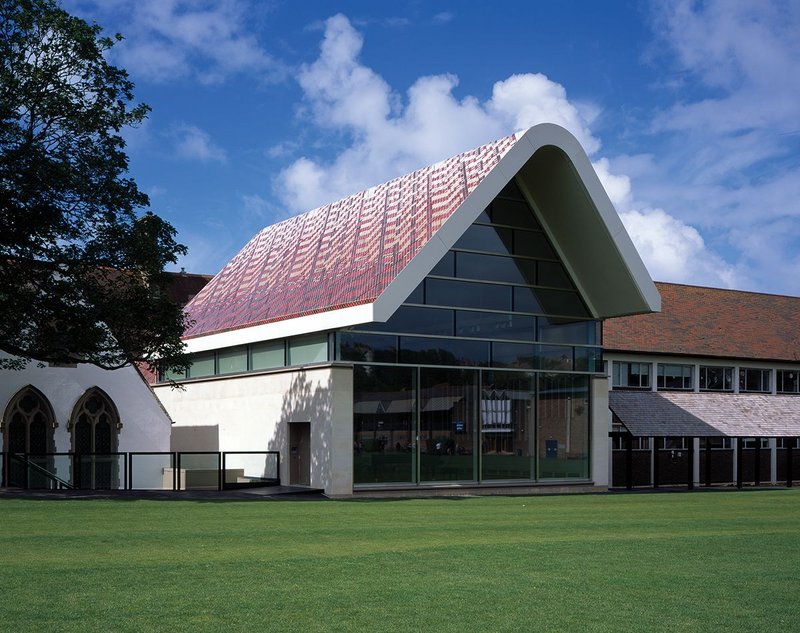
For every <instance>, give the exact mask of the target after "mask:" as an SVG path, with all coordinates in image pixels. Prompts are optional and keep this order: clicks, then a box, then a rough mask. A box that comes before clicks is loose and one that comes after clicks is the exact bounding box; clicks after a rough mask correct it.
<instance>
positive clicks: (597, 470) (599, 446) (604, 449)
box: [591, 376, 611, 487]
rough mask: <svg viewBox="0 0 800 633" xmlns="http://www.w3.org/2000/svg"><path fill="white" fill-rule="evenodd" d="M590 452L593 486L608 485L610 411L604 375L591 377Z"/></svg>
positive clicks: (606, 381)
mask: <svg viewBox="0 0 800 633" xmlns="http://www.w3.org/2000/svg"><path fill="white" fill-rule="evenodd" d="M591 385H592V399H591V402H592V417H591V424H592V426H591V433H592V452H591V469H592V473H591V477H592V480H593V481H594V485H595V486H599V487H608V483H609V468H610V465H609V464H610V455H609V453H610V450H609V449H610V445H609V440H608V432H609V431H610V430H611V411H609V409H608V380H607V379H606V378H605V377H597V376H595V377H592V378H591Z"/></svg>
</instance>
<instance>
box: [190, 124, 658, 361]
mask: <svg viewBox="0 0 800 633" xmlns="http://www.w3.org/2000/svg"><path fill="white" fill-rule="evenodd" d="M515 176H517V182H518V184H519V185H520V188H521V189H522V190H523V192H524V193H525V194H526V196H528V197H529V199H530V202H531V203H532V204H533V205H534V206H535V207H536V208H537V210H538V212H539V215H540V216H541V217H540V220H542V224H543V225H544V227H545V229H546V230H547V231H548V232H549V233H550V235H551V237H552V238H553V240H552V241H553V242H554V245H555V247H556V250H558V251H559V255H560V256H561V259H562V261H564V262H565V265H566V266H567V268H568V269H570V273H571V275H572V278H573V279H574V280H575V281H576V284H577V285H578V289H579V291H581V293H582V295H583V297H584V299H585V300H586V302H587V304H588V305H589V307H590V309H591V311H592V313H593V314H594V315H595V316H598V317H603V316H612V315H620V314H633V313H639V312H645V311H651V310H653V309H658V305H659V297H658V292H657V291H656V290H655V286H653V283H652V281H651V280H650V277H649V275H648V274H647V271H646V269H645V268H644V265H643V264H642V262H641V259H640V258H639V256H638V254H637V253H636V250H635V248H634V247H633V244H632V243H631V241H630V238H629V237H628V235H627V233H626V232H625V229H624V228H623V226H622V223H621V222H620V220H619V217H618V216H617V214H616V211H615V210H614V208H613V206H612V205H611V202H610V201H609V200H608V196H607V195H606V194H605V191H604V190H603V188H602V185H601V184H600V181H599V180H598V178H597V175H596V174H595V172H594V170H593V169H592V167H591V164H590V162H589V160H588V158H587V157H586V155H585V153H584V152H583V150H582V149H581V147H580V145H579V144H578V142H577V141H576V140H575V138H574V137H573V136H572V135H571V134H569V133H568V132H567V131H566V130H564V129H563V128H560V127H558V126H556V125H551V124H543V125H537V126H535V127H533V128H531V129H530V130H528V131H527V132H526V133H525V134H523V135H521V136H520V135H516V134H512V135H510V136H507V137H505V138H502V139H500V140H498V141H494V142H492V143H488V144H486V145H482V146H481V147H478V148H476V149H473V150H471V151H468V152H464V153H463V154H459V155H457V156H454V157H452V158H450V159H447V160H445V161H442V162H440V163H436V164H434V165H431V166H429V167H425V168H423V169H420V170H417V171H415V172H412V173H410V174H407V175H405V176H401V177H399V178H395V179H393V180H390V181H389V182H386V183H383V184H381V185H377V186H375V187H372V188H370V189H367V190H366V191H362V192H359V193H356V194H353V195H351V196H348V197H347V198H344V199H342V200H339V201H337V202H334V203H332V204H328V205H325V206H322V207H319V208H317V209H314V210H312V211H309V212H307V213H304V214H302V215H298V216H296V217H293V218H290V219H288V220H285V221H283V222H280V223H278V224H275V225H272V226H269V227H267V228H265V229H263V230H262V231H261V232H259V233H258V234H257V235H256V236H255V237H254V238H253V239H252V240H250V242H249V243H248V244H247V245H246V246H245V247H244V248H243V249H242V250H241V251H240V252H239V253H238V254H237V255H236V257H234V258H233V259H232V260H231V261H230V262H229V263H228V264H227V265H226V266H225V267H224V268H223V269H222V271H221V272H220V273H219V274H218V275H217V276H216V277H215V278H214V279H213V280H212V281H211V282H210V283H209V284H208V285H207V286H206V287H205V288H204V289H203V290H202V291H201V292H200V293H198V295H197V296H196V297H195V298H194V299H193V300H192V301H191V302H190V303H189V304H188V305H187V307H186V311H187V313H188V315H189V318H190V319H192V320H193V321H194V324H193V325H192V326H191V327H190V328H189V329H188V330H187V331H186V333H185V337H186V338H187V339H190V340H189V347H190V351H201V350H202V349H212V348H215V347H225V346H229V345H236V344H240V343H244V342H252V341H257V340H267V339H270V338H278V337H282V336H291V335H295V334H301V333H305V332H314V331H320V330H326V329H333V328H338V327H346V326H349V325H355V324H358V323H366V322H370V321H385V320H386V319H388V318H389V317H390V316H391V314H392V313H393V312H394V311H395V310H396V309H397V307H398V306H399V305H400V304H401V303H402V302H403V301H404V300H405V299H406V297H407V296H408V295H409V294H410V292H411V291H412V290H413V289H414V288H415V287H416V286H417V284H419V283H420V281H421V280H422V279H423V278H424V276H425V275H427V274H428V272H429V271H430V270H431V269H432V268H433V266H434V265H435V264H436V263H437V262H438V261H439V259H440V258H441V257H442V255H444V253H445V252H446V251H447V250H448V249H449V248H451V247H452V246H453V244H454V243H455V241H456V240H457V239H458V238H459V237H460V236H461V235H462V234H463V232H464V231H465V230H466V229H467V228H468V227H469V225H470V224H471V223H472V222H474V221H475V219H476V218H477V217H478V215H479V214H480V213H481V212H482V211H483V209H484V208H485V207H486V206H487V205H488V204H489V203H490V202H491V201H492V200H493V199H494V197H495V196H496V195H497V194H498V193H499V192H500V191H501V190H502V188H503V187H505V185H507V184H508V182H509V181H510V180H511V179H512V178H514V177H515ZM576 227H579V229H578V230H576ZM598 258H602V260H603V262H604V266H603V267H598V266H597V261H598ZM245 329H246V330H247V334H246V335H245V334H237V332H240V333H241V331H242V330H245ZM198 339H199V340H198Z"/></svg>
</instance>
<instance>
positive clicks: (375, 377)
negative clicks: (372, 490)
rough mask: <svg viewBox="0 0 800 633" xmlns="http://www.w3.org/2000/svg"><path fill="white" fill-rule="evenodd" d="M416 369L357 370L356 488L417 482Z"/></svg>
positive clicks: (373, 367) (374, 367) (370, 367)
mask: <svg viewBox="0 0 800 633" xmlns="http://www.w3.org/2000/svg"><path fill="white" fill-rule="evenodd" d="M415 375H416V370H415V369H414V368H411V367H385V366H380V365H356V366H355V367H353V483H356V484H368V483H410V482H414V481H416V474H415V470H416V465H415V458H414V454H415V450H416V445H415V442H414V437H415V434H416V429H415V426H416V425H415V424H414V418H415V415H416V389H415V388H414V377H415Z"/></svg>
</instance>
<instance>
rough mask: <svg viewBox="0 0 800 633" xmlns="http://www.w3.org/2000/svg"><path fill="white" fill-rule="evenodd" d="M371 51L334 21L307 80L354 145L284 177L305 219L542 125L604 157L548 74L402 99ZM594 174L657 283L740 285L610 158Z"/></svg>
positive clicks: (326, 125)
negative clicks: (363, 56)
mask: <svg viewBox="0 0 800 633" xmlns="http://www.w3.org/2000/svg"><path fill="white" fill-rule="evenodd" d="M362 44H363V40H362V37H361V35H360V34H359V33H358V32H357V31H356V30H355V29H354V28H353V27H352V25H351V24H350V22H349V21H348V20H347V18H345V17H344V16H341V15H338V16H335V17H333V18H331V19H329V20H328V21H327V22H326V24H325V35H324V39H323V42H322V46H321V52H320V56H319V58H318V59H317V60H316V61H315V62H314V63H312V64H310V65H307V66H305V67H303V68H302V69H301V72H300V74H299V76H298V81H299V82H300V85H301V87H302V88H303V91H304V95H305V99H306V103H307V106H308V109H309V112H310V113H311V116H312V117H313V121H314V123H316V125H317V126H319V127H320V128H323V129H325V130H327V131H328V132H340V133H344V134H346V135H348V138H349V139H350V141H351V142H350V143H349V145H348V146H347V147H345V148H344V149H343V150H342V151H341V152H340V153H339V154H338V155H336V156H335V157H334V158H333V159H332V160H330V161H327V162H326V161H321V160H315V159H313V158H309V157H301V158H299V159H297V160H296V161H295V162H293V163H292V164H291V165H290V166H289V167H288V168H286V169H285V170H284V171H283V172H282V173H281V175H280V177H279V179H278V181H277V186H278V190H279V193H280V195H281V196H282V197H283V199H284V201H285V202H287V203H288V204H289V205H290V206H291V207H292V208H293V209H294V210H296V211H300V210H305V209H309V208H312V207H314V206H317V205H319V204H323V203H325V202H330V201H332V200H336V199H337V198H339V197H342V196H344V195H347V194H349V193H352V192H354V191H358V190H359V189H363V188H366V187H369V186H371V185H374V184H377V183H379V182H382V181H384V180H387V179H389V178H392V177H394V176H397V175H399V174H402V173H406V172H408V171H411V170H413V169H415V168H418V167H421V166H424V165H427V164H430V163H432V162H435V161H437V160H441V159H443V158H447V157H448V156H451V155H453V154H455V153H458V152H459V151H463V150H466V149H469V148H471V147H474V146H476V145H479V144H481V143H483V142H486V141H489V140H492V139H495V138H499V137H501V136H505V135H506V134H508V133H510V132H511V131H514V130H524V129H527V128H528V127H530V126H532V125H535V124H537V123H541V122H551V123H557V124H559V125H562V126H563V127H565V128H567V129H568V130H570V131H571V132H572V133H573V134H575V136H576V137H577V138H578V140H579V141H580V142H581V144H582V145H583V147H584V149H585V150H586V151H587V153H589V154H596V153H597V152H598V151H599V149H600V140H599V139H598V138H597V137H596V136H595V135H594V134H593V133H592V131H591V124H592V122H593V121H594V120H595V118H596V117H597V115H598V114H599V108H598V106H596V105H595V104H592V103H583V104H579V103H575V102H573V101H570V100H569V99H568V97H567V93H566V90H565V89H564V87H563V86H562V85H560V84H558V83H556V82H554V81H551V80H550V79H548V78H547V77H546V76H544V75H542V74H521V75H512V76H510V77H508V78H506V79H504V80H501V81H498V82H496V83H495V84H494V86H493V87H492V93H491V97H490V98H489V99H487V100H485V101H481V100H480V99H478V98H476V97H473V96H466V97H464V98H461V99H458V98H457V97H456V96H455V95H454V90H455V89H456V87H457V85H458V78H457V77H455V76H453V75H435V76H423V77H420V78H419V79H417V80H416V81H415V82H414V84H413V85H412V86H411V87H410V88H409V90H408V93H407V95H406V96H405V99H403V98H401V96H400V95H398V94H397V93H396V92H394V91H393V90H392V89H391V87H390V86H389V84H388V83H387V82H386V81H385V80H384V79H383V77H381V76H380V75H379V74H377V73H376V72H375V71H373V70H372V69H371V68H368V67H366V66H364V65H363V64H362V63H361V62H360V61H359V54H360V52H361V47H362ZM651 164H652V161H651V160H650V159H648V158H647V157H637V158H635V159H630V160H629V161H628V165H629V166H630V167H632V168H637V167H638V169H639V170H640V171H641V170H647V169H648V168H649V167H650V166H651ZM595 169H596V171H597V172H598V175H599V177H600V179H601V181H602V183H603V185H604V186H605V188H606V190H607V191H608V193H609V196H610V198H611V199H612V201H613V202H614V204H615V205H616V206H617V208H618V209H619V210H620V211H621V212H622V218H623V221H624V222H625V224H626V226H627V228H628V230H629V232H630V233H631V237H632V239H633V241H634V243H635V244H636V246H637V248H638V249H639V250H640V253H641V254H642V257H643V259H644V261H645V264H646V265H647V266H648V268H649V269H650V270H651V272H652V274H653V275H655V276H656V277H657V278H659V279H669V280H673V281H687V282H692V281H694V282H695V283H709V284H712V285H722V286H729V285H731V284H732V283H733V282H734V276H735V275H734V271H733V269H732V268H731V267H730V266H729V265H728V264H726V263H725V262H724V261H723V260H722V258H720V257H719V256H717V255H715V254H714V253H712V252H711V251H710V249H709V248H708V247H707V245H706V243H705V242H704V240H703V238H702V236H701V235H700V233H699V232H698V231H697V230H696V229H695V228H693V227H692V226H690V225H689V224H687V223H685V222H683V221H681V220H679V219H676V218H674V217H672V216H670V215H669V214H667V213H666V212H665V211H664V210H663V209H654V208H650V207H648V206H647V205H645V204H643V203H639V202H637V201H636V200H635V198H634V195H633V192H632V188H631V180H630V178H629V177H628V176H627V175H625V174H624V173H623V172H619V171H618V170H617V171H616V172H615V171H614V170H612V165H611V163H610V162H609V160H608V159H606V158H598V159H596V161H595Z"/></svg>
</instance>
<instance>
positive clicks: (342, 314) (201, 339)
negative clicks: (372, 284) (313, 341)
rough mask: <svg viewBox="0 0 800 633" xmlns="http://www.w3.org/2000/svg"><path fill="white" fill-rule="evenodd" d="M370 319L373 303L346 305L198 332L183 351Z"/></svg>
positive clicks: (285, 336) (327, 327) (205, 349)
mask: <svg viewBox="0 0 800 633" xmlns="http://www.w3.org/2000/svg"><path fill="white" fill-rule="evenodd" d="M374 320H375V319H374V317H373V304H371V303H366V304H364V305H359V306H352V307H350V308H341V309H339V310H331V311H329V312H320V313H318V314H309V315H307V316H302V317H297V318H295V319H286V320H285V321H275V322H274V323H265V324H263V325H254V326H252V327H245V328H241V329H238V330H231V331H229V332H220V333H218V334H209V335H208V336H198V337H197V338H190V339H187V340H186V341H184V342H185V343H186V351H187V352H189V353H195V352H205V351H208V350H214V349H222V348H224V347H234V346H236V345H246V344H248V343H258V342H260V341H271V340H274V339H281V338H287V337H289V336H300V335H302V334H311V333H313V332H327V331H329V330H337V329H339V328H343V327H349V326H351V325H358V324H360V323H371V322H372V321H374Z"/></svg>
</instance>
